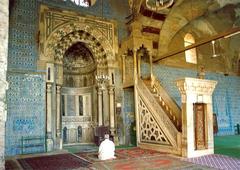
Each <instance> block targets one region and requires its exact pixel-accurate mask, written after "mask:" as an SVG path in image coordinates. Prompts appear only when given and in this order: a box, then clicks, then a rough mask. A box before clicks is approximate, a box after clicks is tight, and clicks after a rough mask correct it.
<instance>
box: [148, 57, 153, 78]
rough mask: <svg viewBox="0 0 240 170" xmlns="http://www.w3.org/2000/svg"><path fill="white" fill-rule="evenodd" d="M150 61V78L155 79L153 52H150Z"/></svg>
mask: <svg viewBox="0 0 240 170" xmlns="http://www.w3.org/2000/svg"><path fill="white" fill-rule="evenodd" d="M149 62H150V79H151V80H153V62H152V54H151V53H149Z"/></svg>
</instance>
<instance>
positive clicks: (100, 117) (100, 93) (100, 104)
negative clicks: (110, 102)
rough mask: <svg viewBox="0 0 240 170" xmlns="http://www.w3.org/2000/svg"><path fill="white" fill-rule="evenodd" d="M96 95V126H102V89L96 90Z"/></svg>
mask: <svg viewBox="0 0 240 170" xmlns="http://www.w3.org/2000/svg"><path fill="white" fill-rule="evenodd" d="M97 94H98V126H102V125H103V112H102V103H103V102H102V95H103V93H102V89H101V88H100V87H98V88H97Z"/></svg>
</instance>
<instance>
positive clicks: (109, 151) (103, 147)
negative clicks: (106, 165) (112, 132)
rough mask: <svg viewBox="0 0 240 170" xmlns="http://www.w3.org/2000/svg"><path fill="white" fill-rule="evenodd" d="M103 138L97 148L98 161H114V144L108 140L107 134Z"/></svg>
mask: <svg viewBox="0 0 240 170" xmlns="http://www.w3.org/2000/svg"><path fill="white" fill-rule="evenodd" d="M104 138H105V140H104V141H102V143H101V144H100V146H99V150H98V158H99V159H100V160H109V159H110V160H111V159H115V158H116V157H115V156H114V154H115V144H114V143H113V141H111V140H109V134H105V136H104Z"/></svg>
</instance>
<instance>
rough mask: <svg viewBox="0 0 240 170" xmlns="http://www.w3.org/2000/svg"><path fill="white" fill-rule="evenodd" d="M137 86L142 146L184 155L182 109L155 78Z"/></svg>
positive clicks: (139, 132)
mask: <svg viewBox="0 0 240 170" xmlns="http://www.w3.org/2000/svg"><path fill="white" fill-rule="evenodd" d="M136 87H137V88H136V91H135V92H136V94H137V102H138V105H137V110H138V114H137V119H138V122H139V123H138V125H137V126H138V134H139V135H138V136H139V137H138V142H139V146H140V147H142V148H147V149H154V150H159V151H163V152H167V153H173V154H178V155H180V154H181V134H182V133H181V127H182V126H181V122H182V121H181V109H180V108H179V107H178V106H177V104H176V103H175V101H174V100H173V99H172V98H171V97H170V96H169V95H168V93H167V92H166V91H165V90H164V88H163V87H162V86H161V84H160V82H159V81H158V80H157V79H156V78H155V77H154V78H153V79H152V80H150V79H147V80H141V79H139V80H138V83H137V86H136Z"/></svg>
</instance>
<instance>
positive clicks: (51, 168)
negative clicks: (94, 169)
mask: <svg viewBox="0 0 240 170" xmlns="http://www.w3.org/2000/svg"><path fill="white" fill-rule="evenodd" d="M18 162H19V163H20V165H21V166H22V168H23V169H26V170H67V169H69V170H70V169H80V168H87V167H89V165H90V163H89V162H87V161H85V160H83V159H81V158H77V157H75V156H73V155H71V154H58V155H51V156H41V157H32V158H24V159H18Z"/></svg>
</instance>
